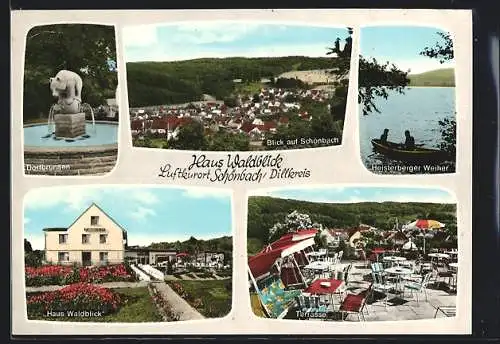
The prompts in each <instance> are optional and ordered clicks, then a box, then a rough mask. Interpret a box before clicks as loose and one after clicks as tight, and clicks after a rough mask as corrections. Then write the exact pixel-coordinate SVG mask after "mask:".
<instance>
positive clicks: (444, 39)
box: [420, 32, 454, 63]
mask: <svg viewBox="0 0 500 344" xmlns="http://www.w3.org/2000/svg"><path fill="white" fill-rule="evenodd" d="M437 34H438V35H439V36H440V37H441V41H438V42H436V44H435V45H434V47H425V48H424V50H422V51H421V52H420V55H423V56H427V57H430V58H435V59H439V63H445V62H446V61H451V60H453V58H454V53H453V41H452V39H451V35H450V33H448V32H437Z"/></svg>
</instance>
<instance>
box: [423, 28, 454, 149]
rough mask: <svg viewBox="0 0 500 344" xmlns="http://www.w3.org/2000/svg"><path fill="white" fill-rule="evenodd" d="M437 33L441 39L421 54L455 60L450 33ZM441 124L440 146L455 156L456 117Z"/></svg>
mask: <svg viewBox="0 0 500 344" xmlns="http://www.w3.org/2000/svg"><path fill="white" fill-rule="evenodd" d="M437 34H438V35H439V37H440V40H438V41H437V42H436V43H435V44H434V47H432V48H430V47H425V48H424V50H422V51H421V52H420V55H423V56H427V57H429V58H432V59H439V63H445V62H446V61H451V60H453V58H454V50H453V41H452V39H451V35H450V33H448V32H440V31H438V32H437ZM439 126H440V132H441V144H440V147H439V148H440V149H441V150H443V151H445V152H448V153H449V154H450V156H452V157H453V158H455V156H456V140H457V121H456V120H455V118H452V119H450V118H445V119H443V120H440V121H439Z"/></svg>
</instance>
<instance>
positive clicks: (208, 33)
mask: <svg viewBox="0 0 500 344" xmlns="http://www.w3.org/2000/svg"><path fill="white" fill-rule="evenodd" d="M261 26H262V25H260V24H256V23H238V22H219V21H218V22H187V23H182V24H178V25H176V26H175V29H176V31H177V32H178V34H175V35H174V36H173V37H172V40H173V41H178V42H184V43H185V44H208V43H217V42H233V41H235V40H238V39H240V38H241V37H243V36H246V35H248V34H251V33H253V32H257V31H258V30H259V29H260V28H261Z"/></svg>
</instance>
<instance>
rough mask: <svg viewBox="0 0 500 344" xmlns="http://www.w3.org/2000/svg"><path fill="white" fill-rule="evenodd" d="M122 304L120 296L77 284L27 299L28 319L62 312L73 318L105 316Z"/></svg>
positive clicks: (100, 288)
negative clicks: (77, 315) (79, 314)
mask: <svg viewBox="0 0 500 344" xmlns="http://www.w3.org/2000/svg"><path fill="white" fill-rule="evenodd" d="M120 304H121V300H120V297H119V296H118V294H116V293H114V292H112V291H111V290H110V289H107V288H103V287H99V286H96V285H92V284H89V283H75V284H71V285H68V286H66V287H64V288H62V289H59V290H56V291H49V292H44V293H40V294H36V295H31V296H29V297H28V298H27V309H28V317H37V316H50V315H49V313H50V314H53V313H55V312H57V313H60V312H62V313H64V316H73V314H74V313H75V312H77V313H78V312H90V313H91V314H93V316H103V315H106V314H109V313H113V312H115V311H116V310H117V309H118V308H119V307H120ZM61 316H62V315H61Z"/></svg>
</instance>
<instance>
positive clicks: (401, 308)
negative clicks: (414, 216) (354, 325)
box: [285, 261, 457, 321]
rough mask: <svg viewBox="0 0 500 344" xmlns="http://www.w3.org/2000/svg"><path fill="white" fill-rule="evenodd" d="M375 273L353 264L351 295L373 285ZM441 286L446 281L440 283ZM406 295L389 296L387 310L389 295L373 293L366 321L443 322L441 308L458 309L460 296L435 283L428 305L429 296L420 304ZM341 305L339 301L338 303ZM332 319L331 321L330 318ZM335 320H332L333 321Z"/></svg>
mask: <svg viewBox="0 0 500 344" xmlns="http://www.w3.org/2000/svg"><path fill="white" fill-rule="evenodd" d="M349 263H350V262H347V261H343V262H342V265H344V266H345V265H348V264H349ZM370 280H371V269H370V268H369V267H364V266H363V263H362V262H353V265H352V267H351V272H350V273H349V279H348V286H347V290H348V292H350V293H354V294H356V293H358V292H360V291H362V290H363V289H365V288H367V287H368V286H369V285H370ZM439 281H440V282H441V281H442V279H439ZM401 296H403V295H397V296H396V295H393V294H389V298H388V301H387V307H385V295H384V294H382V293H379V292H376V291H375V292H374V293H373V298H372V300H370V301H368V302H367V305H366V307H365V313H364V318H365V321H391V320H392V321H395V320H418V319H432V318H434V317H436V318H442V317H445V316H446V315H445V314H444V313H442V312H437V313H436V310H437V309H438V307H450V306H451V307H455V306H456V300H457V296H456V292H455V291H451V290H449V289H448V288H447V286H446V283H442V284H438V283H435V282H434V280H431V284H430V285H429V286H428V288H427V301H426V300H425V294H424V293H423V292H422V293H421V294H419V297H418V298H419V302H418V303H417V301H416V298H415V294H414V295H413V297H412V295H411V293H410V292H409V291H408V290H407V291H406V293H405V295H404V297H401ZM335 302H336V303H337V304H338V299H337V298H336V299H335ZM295 318H296V310H295V309H293V308H292V309H290V310H289V311H288V314H287V315H286V316H285V319H295ZM329 318H330V317H329ZM333 318H334V319H335V320H341V319H340V316H338V315H337V316H334V317H333ZM330 319H331V318H330ZM322 320H323V319H314V320H310V321H322ZM344 321H358V317H357V315H355V314H353V315H348V316H347V317H345V318H344Z"/></svg>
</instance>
